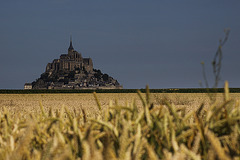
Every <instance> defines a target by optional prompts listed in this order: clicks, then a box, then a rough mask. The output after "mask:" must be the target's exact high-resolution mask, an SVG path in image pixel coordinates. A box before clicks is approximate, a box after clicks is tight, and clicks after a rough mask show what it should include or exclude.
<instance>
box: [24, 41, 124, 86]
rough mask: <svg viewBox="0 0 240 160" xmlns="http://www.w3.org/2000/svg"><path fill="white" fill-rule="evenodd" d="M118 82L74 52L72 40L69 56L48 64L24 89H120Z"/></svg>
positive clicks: (65, 55) (66, 55)
mask: <svg viewBox="0 0 240 160" xmlns="http://www.w3.org/2000/svg"><path fill="white" fill-rule="evenodd" d="M120 88H122V86H121V85H120V84H119V83H118V81H117V80H115V79H114V78H112V77H110V76H109V75H107V74H103V73H102V72H101V71H100V70H97V69H94V68H93V62H92V59H91V58H83V57H82V55H81V53H78V52H77V51H75V50H74V48H73V45H72V39H71V40H70V46H69V48H68V54H62V55H61V56H60V58H59V59H54V60H53V62H52V63H48V64H47V66H46V70H45V72H44V73H43V74H41V77H40V78H39V79H37V80H36V81H34V82H32V83H26V84H25V86H24V89H120Z"/></svg>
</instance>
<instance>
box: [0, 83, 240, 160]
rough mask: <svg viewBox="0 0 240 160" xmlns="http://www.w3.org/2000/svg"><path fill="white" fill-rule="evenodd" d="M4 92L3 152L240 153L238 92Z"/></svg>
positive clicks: (1, 157)
mask: <svg viewBox="0 0 240 160" xmlns="http://www.w3.org/2000/svg"><path fill="white" fill-rule="evenodd" d="M146 91H147V92H146V94H143V93H141V92H140V91H138V93H136V94H133V93H120V94H119V93H117V94H113V93H110V94H107V93H100V94H96V93H95V94H1V95H0V160H22V159H24V160H25V159H26V160H55V159H58V160H59V159H60V160H61V159H62V160H92V159H94V160H103V159H106V160H117V159H119V160H140V159H143V160H147V159H151V160H158V159H164V160H185V159H193V160H200V159H204V160H212V159H220V160H230V159H234V160H238V159H239V158H240V107H239V100H238V99H239V97H240V94H236V93H234V94H229V90H228V85H227V83H226V87H225V93H222V94H199V93H196V94H192V93H191V94H182V93H161V94H160V93H153V94H151V93H149V90H148V88H146Z"/></svg>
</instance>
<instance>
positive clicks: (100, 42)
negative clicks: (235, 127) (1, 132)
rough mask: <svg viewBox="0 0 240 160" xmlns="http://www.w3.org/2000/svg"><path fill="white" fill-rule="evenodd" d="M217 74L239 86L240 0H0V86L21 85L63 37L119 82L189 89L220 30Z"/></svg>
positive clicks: (63, 48)
mask: <svg viewBox="0 0 240 160" xmlns="http://www.w3.org/2000/svg"><path fill="white" fill-rule="evenodd" d="M225 28H230V29H231V32H230V36H229V40H228V41H227V43H226V45H225V46H224V47H223V61H222V71H221V81H220V85H219V87H222V86H223V83H224V81H225V80H228V81H229V83H230V87H240V71H239V70H240V1H239V0H181V1H180V0H118V1H117V0H0V56H1V58H0V89H23V86H24V83H26V82H32V81H34V80H35V79H37V78H39V77H40V74H41V73H43V72H44V71H45V67H46V65H47V63H49V62H52V60H53V59H57V58H59V56H60V54H62V53H67V49H68V47H69V37H70V35H72V36H73V47H74V49H75V50H77V51H79V52H81V53H82V56H83V57H86V58H87V57H91V58H92V59H93V63H94V68H96V69H100V70H102V72H103V73H107V74H109V75H110V76H112V77H113V78H115V79H117V80H118V81H119V83H120V84H122V85H123V87H124V88H145V86H146V84H149V86H150V88H195V87H200V85H199V81H203V76H202V69H201V64H200V63H201V62H202V61H204V62H205V67H206V72H207V77H208V79H209V81H210V82H209V83H210V86H212V85H213V81H212V78H213V72H212V67H211V62H212V60H213V57H214V54H215V52H216V50H217V47H218V44H219V39H220V38H224V32H223V30H224V29H225Z"/></svg>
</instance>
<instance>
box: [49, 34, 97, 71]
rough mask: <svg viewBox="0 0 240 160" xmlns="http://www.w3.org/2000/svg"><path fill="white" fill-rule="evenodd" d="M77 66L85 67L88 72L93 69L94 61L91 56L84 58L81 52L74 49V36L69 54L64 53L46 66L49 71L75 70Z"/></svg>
mask: <svg viewBox="0 0 240 160" xmlns="http://www.w3.org/2000/svg"><path fill="white" fill-rule="evenodd" d="M76 68H79V69H81V70H82V69H85V70H86V71H87V72H91V71H92V70H93V62H92V59H91V58H83V57H82V55H81V53H78V52H77V51H75V50H74V48H73V45H72V38H71V40H70V46H69V48H68V54H62V55H61V56H60V59H54V60H53V62H52V63H48V64H47V67H46V72H47V73H50V74H51V73H52V72H58V71H61V70H63V71H73V70H75V69H76Z"/></svg>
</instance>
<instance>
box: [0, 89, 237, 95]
mask: <svg viewBox="0 0 240 160" xmlns="http://www.w3.org/2000/svg"><path fill="white" fill-rule="evenodd" d="M229 90H230V93H240V88H230V89H229ZM140 91H141V92H143V93H145V92H146V91H145V89H140ZM93 92H96V93H137V89H96V90H92V89H84V90H71V89H65V90H64V89H63V90H47V89H45V90H34V89H33V90H6V89H2V90H0V94H42V93H53V94H54V93H93ZM150 92H151V93H223V92H224V89H223V88H211V89H209V88H181V89H150Z"/></svg>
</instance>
